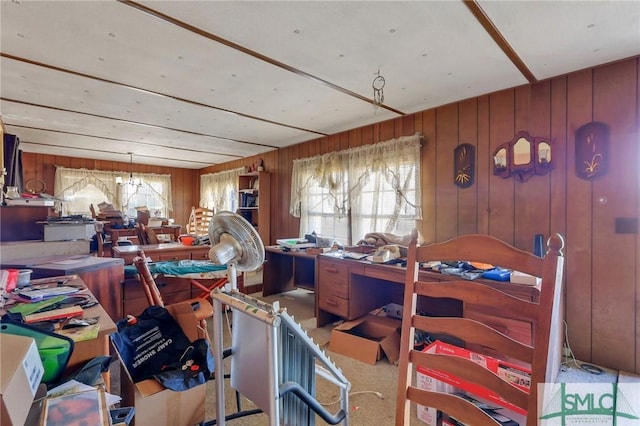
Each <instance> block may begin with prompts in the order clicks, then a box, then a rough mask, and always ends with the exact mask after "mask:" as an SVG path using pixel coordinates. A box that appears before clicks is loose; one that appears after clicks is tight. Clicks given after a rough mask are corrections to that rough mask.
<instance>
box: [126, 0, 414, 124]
mask: <svg viewBox="0 0 640 426" xmlns="http://www.w3.org/2000/svg"><path fill="white" fill-rule="evenodd" d="M118 1H119V2H120V3H123V4H126V5H127V6H131V7H134V8H136V9H138V10H140V11H142V12H145V13H147V14H149V15H152V16H155V17H156V18H158V19H162V20H163V21H166V22H169V23H171V24H173V25H176V26H178V27H180V28H182V29H185V30H187V31H191V32H192V33H194V34H198V35H200V36H202V37H204V38H207V39H209V40H212V41H215V42H217V43H220V44H223V45H225V46H227V47H230V48H232V49H235V50H237V51H239V52H242V53H244V54H245V55H249V56H251V57H253V58H256V59H258V60H261V61H264V62H266V63H268V64H270V65H273V66H275V67H278V68H281V69H283V70H285V71H289V72H292V73H294V74H296V75H298V76H300V77H303V78H307V79H309V80H311V81H314V82H316V83H320V84H322V85H323V86H326V87H328V88H330V89H333V90H337V91H338V92H341V93H343V94H345V95H348V96H351V97H353V98H356V99H358V100H361V101H363V102H367V103H370V104H373V103H374V101H373V99H370V98H367V97H366V96H362V95H360V94H358V93H356V92H352V91H351V90H349V89H345V88H344V87H341V86H338V85H337V84H333V83H331V82H330V81H327V80H324V79H322V78H320V77H316V76H315V75H312V74H309V73H307V72H305V71H302V70H300V69H298V68H295V67H292V66H291V65H288V64H285V63H284V62H280V61H277V60H275V59H273V58H271V57H269V56H265V55H263V54H261V53H258V52H256V51H255V50H251V49H248V48H246V47H244V46H241V45H239V44H237V43H234V42H232V41H230V40H227V39H225V38H222V37H220V36H218V35H215V34H212V33H210V32H207V31H204V30H203V29H201V28H198V27H195V26H193V25H190V24H187V23H186V22H183V21H180V20H179V19H176V18H174V17H172V16H169V15H166V14H164V13H162V12H158V11H157V10H154V9H151V8H150V7H147V6H144V5H142V4H140V3H136V2H134V1H131V0H118ZM379 107H380V108H383V109H386V110H387V111H391V112H393V113H395V114H398V115H401V116H404V115H407V113H405V112H402V111H399V110H397V109H395V108H392V107H390V106H388V105H384V104H382V105H379ZM324 136H328V135H324Z"/></svg>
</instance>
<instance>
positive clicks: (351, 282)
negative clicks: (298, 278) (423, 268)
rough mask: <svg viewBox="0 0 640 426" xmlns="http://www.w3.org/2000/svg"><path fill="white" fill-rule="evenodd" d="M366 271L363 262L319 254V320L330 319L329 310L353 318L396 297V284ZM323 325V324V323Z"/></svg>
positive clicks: (317, 298) (342, 316)
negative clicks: (394, 293)
mask: <svg viewBox="0 0 640 426" xmlns="http://www.w3.org/2000/svg"><path fill="white" fill-rule="evenodd" d="M364 274H365V265H364V264H363V263H362V262H353V261H349V260H344V259H336V258H331V257H328V256H319V257H318V280H317V296H316V301H317V309H318V315H317V317H318V322H319V323H320V322H323V321H325V320H326V319H327V316H326V315H324V314H325V313H331V314H333V315H337V316H338V317H340V318H344V319H348V320H352V319H356V318H358V317H361V316H362V315H365V314H366V313H367V312H369V311H371V310H373V309H376V308H379V307H381V306H383V305H385V304H387V303H389V302H391V301H396V302H397V299H396V300H393V296H392V293H393V290H394V288H393V287H399V286H397V285H396V284H393V285H392V286H393V287H392V288H390V289H389V288H388V286H387V285H385V284H388V282H383V283H382V284H380V283H379V279H378V278H376V277H368V276H366V275H364ZM319 325H320V324H319Z"/></svg>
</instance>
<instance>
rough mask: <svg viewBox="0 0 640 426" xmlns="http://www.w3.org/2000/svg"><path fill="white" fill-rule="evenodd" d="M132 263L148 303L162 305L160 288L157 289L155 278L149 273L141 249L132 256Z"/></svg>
mask: <svg viewBox="0 0 640 426" xmlns="http://www.w3.org/2000/svg"><path fill="white" fill-rule="evenodd" d="M133 264H134V265H135V266H136V269H137V270H138V275H139V277H140V281H141V282H142V285H143V286H144V294H145V296H146V297H147V302H149V305H150V306H151V305H154V306H164V301H163V300H162V296H161V295H160V290H159V289H158V286H157V284H156V280H155V279H154V278H153V275H151V271H150V270H149V265H148V264H147V259H146V256H145V254H144V251H143V250H138V255H137V256H136V257H134V258H133Z"/></svg>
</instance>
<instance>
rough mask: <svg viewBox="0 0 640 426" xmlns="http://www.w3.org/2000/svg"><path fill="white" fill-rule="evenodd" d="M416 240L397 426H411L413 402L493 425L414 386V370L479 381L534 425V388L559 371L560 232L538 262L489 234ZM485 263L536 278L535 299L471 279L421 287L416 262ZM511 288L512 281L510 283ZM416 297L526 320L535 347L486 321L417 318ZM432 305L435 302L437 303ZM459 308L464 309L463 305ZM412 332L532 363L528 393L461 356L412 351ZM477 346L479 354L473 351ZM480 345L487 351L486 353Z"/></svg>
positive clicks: (454, 401) (469, 408) (472, 409)
mask: <svg viewBox="0 0 640 426" xmlns="http://www.w3.org/2000/svg"><path fill="white" fill-rule="evenodd" d="M416 239H417V238H416V236H415V235H414V238H413V241H412V243H411V244H410V246H409V249H408V258H407V275H406V282H405V293H404V306H403V320H402V337H401V341H402V342H401V349H400V373H399V377H398V396H397V404H396V426H399V425H408V424H409V421H410V416H409V415H410V407H411V402H414V403H418V404H420V405H422V406H425V407H433V408H436V409H437V410H440V411H442V412H444V413H447V414H448V415H450V416H451V417H454V418H455V419H456V420H458V421H460V422H462V423H464V424H469V425H474V426H485V425H493V426H495V425H498V424H499V423H497V422H495V421H494V420H493V419H492V418H491V417H489V416H488V415H487V414H486V413H485V412H484V411H482V410H480V409H479V408H477V407H476V406H475V405H474V404H472V403H470V402H468V401H466V400H465V399H463V398H461V397H459V396H456V395H454V394H447V393H441V392H435V391H427V390H423V389H418V388H417V387H416V386H413V385H412V379H413V376H414V374H415V370H416V368H417V367H418V366H422V367H427V368H431V369H435V370H440V371H443V372H445V373H448V374H451V375H454V376H457V377H459V378H460V379H462V380H465V381H467V382H471V383H476V384H480V385H482V386H484V387H485V388H487V389H489V390H491V391H493V392H495V393H497V394H498V395H500V396H502V397H503V398H504V399H505V400H507V401H509V402H511V403H512V404H514V405H516V406H518V407H520V408H522V409H523V410H525V411H526V412H527V425H529V426H533V425H535V424H537V422H538V406H537V404H538V396H539V395H538V384H539V383H545V382H547V383H548V382H553V381H554V380H555V378H556V377H557V374H558V372H559V370H560V361H561V349H562V340H563V328H562V316H561V307H560V302H561V294H562V274H563V265H564V257H563V255H562V249H563V247H564V240H563V238H562V237H561V236H560V235H559V234H555V235H553V236H552V237H551V238H549V240H548V242H547V252H546V254H545V256H544V258H540V257H537V256H534V255H533V254H530V253H528V252H525V251H523V250H519V249H517V248H515V247H513V246H511V245H508V244H507V243H505V242H503V241H500V240H498V239H496V238H493V237H491V236H487V235H465V236H460V237H456V238H453V239H451V240H449V241H445V242H443V243H435V244H429V245H424V246H418V245H417V243H416ZM459 260H461V261H470V262H473V261H475V262H482V263H489V264H492V265H496V266H500V267H503V268H507V269H513V270H516V271H520V272H524V273H527V274H530V275H533V276H536V277H541V279H542V280H541V284H540V285H539V288H540V292H539V300H538V301H536V302H531V301H525V300H523V299H519V298H516V297H514V296H511V295H508V294H506V293H504V292H502V291H500V290H497V289H494V288H492V287H489V286H487V285H484V284H481V283H477V282H473V281H469V280H460V281H442V282H422V281H420V280H419V265H420V263H422V262H427V261H459ZM514 285H515V284H514ZM419 296H429V297H433V298H453V299H458V300H461V301H462V302H463V304H473V305H474V309H476V308H477V307H481V308H482V309H484V312H492V311H494V312H505V317H506V316H507V315H508V316H510V317H511V318H517V319H523V320H526V321H529V322H531V324H532V332H533V344H531V342H525V343H523V342H520V341H517V340H514V339H512V338H510V337H507V336H506V335H504V334H502V333H501V332H499V331H497V330H496V329H495V328H493V327H492V326H491V325H489V324H484V323H481V322H479V321H475V320H471V319H469V318H452V317H426V316H422V315H419V314H418V313H417V309H416V304H417V301H418V297H419ZM430 300H431V299H428V300H427V303H429V301H430ZM436 303H437V302H436ZM463 306H464V305H463ZM416 330H423V331H426V332H428V333H432V334H440V335H441V334H444V335H448V336H452V337H455V338H458V339H460V340H462V341H464V342H466V344H467V346H469V345H472V347H473V348H474V350H475V351H476V352H481V353H483V352H484V353H485V354H487V355H489V356H494V357H495V354H496V353H498V354H501V356H503V357H508V358H510V359H512V360H519V361H521V362H524V363H527V364H530V365H531V388H530V391H529V392H528V393H527V392H525V391H523V390H521V389H519V388H518V387H516V386H513V385H512V384H511V383H510V382H508V381H507V380H504V379H502V378H501V377H499V376H498V375H497V374H494V373H492V372H491V371H489V370H487V369H485V368H484V367H482V366H480V365H478V364H476V363H474V362H472V361H470V360H467V359H465V358H462V357H457V356H451V355H444V354H427V353H424V352H421V351H419V350H418V349H415V348H414V335H415V331H416ZM477 348H480V349H477ZM483 348H488V350H487V351H484V349H483Z"/></svg>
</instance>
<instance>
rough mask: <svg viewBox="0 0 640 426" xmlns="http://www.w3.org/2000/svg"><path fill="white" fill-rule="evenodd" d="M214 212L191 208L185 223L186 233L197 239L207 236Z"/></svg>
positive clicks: (201, 208)
mask: <svg viewBox="0 0 640 426" xmlns="http://www.w3.org/2000/svg"><path fill="white" fill-rule="evenodd" d="M213 215H214V211H213V210H211V209H206V208H203V207H198V208H195V207H192V208H191V214H190V215H189V222H188V223H187V226H186V229H187V233H188V234H191V235H195V236H197V237H200V236H207V235H209V223H210V222H211V219H212V218H213Z"/></svg>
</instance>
